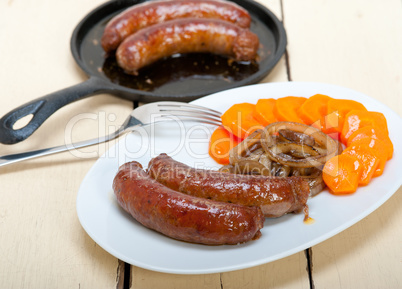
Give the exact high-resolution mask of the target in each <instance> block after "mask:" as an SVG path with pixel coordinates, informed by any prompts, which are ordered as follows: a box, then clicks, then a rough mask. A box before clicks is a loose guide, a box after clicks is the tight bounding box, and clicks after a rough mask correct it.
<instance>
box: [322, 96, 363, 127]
mask: <svg viewBox="0 0 402 289" xmlns="http://www.w3.org/2000/svg"><path fill="white" fill-rule="evenodd" d="M351 110H366V108H365V107H364V105H363V104H361V103H360V102H357V101H354V100H349V99H331V100H329V101H328V105H327V115H326V116H325V118H324V119H325V124H324V129H323V131H324V132H325V133H333V132H338V133H340V132H341V131H342V128H343V123H344V122H345V115H346V114H347V113H348V112H349V111H351Z"/></svg>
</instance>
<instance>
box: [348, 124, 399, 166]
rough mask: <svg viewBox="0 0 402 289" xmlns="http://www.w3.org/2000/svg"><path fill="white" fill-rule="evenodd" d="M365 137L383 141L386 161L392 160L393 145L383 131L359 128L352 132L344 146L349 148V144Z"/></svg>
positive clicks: (369, 126) (372, 128)
mask: <svg viewBox="0 0 402 289" xmlns="http://www.w3.org/2000/svg"><path fill="white" fill-rule="evenodd" d="M366 137H368V138H373V139H379V140H381V141H383V144H384V147H383V149H384V150H386V151H387V152H388V160H389V159H391V158H392V155H393V153H394V145H393V144H392V141H391V139H390V138H389V136H388V135H387V134H386V133H385V132H384V131H383V130H381V129H379V128H377V127H374V126H371V125H368V126H365V127H362V128H359V129H358V130H356V131H355V132H353V133H352V134H351V135H350V137H349V138H348V141H347V143H346V146H348V147H349V146H350V144H351V143H353V142H355V141H357V140H359V139H363V138H366Z"/></svg>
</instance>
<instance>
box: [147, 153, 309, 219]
mask: <svg viewBox="0 0 402 289" xmlns="http://www.w3.org/2000/svg"><path fill="white" fill-rule="evenodd" d="M148 174H149V175H150V176H151V177H152V178H153V179H155V180H157V181H158V182H160V183H161V184H163V185H165V186H167V187H169V188H171V189H173V190H176V191H180V192H182V193H186V194H189V195H192V196H197V197H202V198H208V199H212V200H216V201H220V202H230V203H236V204H241V205H245V206H259V207H260V208H261V209H262V212H263V214H264V215H265V216H266V217H280V216H282V215H284V214H286V213H290V212H299V211H301V210H303V209H304V208H305V207H306V203H307V199H308V196H309V193H310V189H309V186H308V183H307V182H306V181H305V180H303V179H302V178H300V177H288V178H281V177H266V176H255V175H240V174H229V173H222V172H218V171H212V170H202V169H194V168H191V167H189V166H187V165H185V164H183V163H180V162H177V161H175V160H173V159H172V158H171V157H169V156H167V155H166V154H161V155H159V156H157V157H155V158H153V159H152V160H151V161H150V162H149V165H148Z"/></svg>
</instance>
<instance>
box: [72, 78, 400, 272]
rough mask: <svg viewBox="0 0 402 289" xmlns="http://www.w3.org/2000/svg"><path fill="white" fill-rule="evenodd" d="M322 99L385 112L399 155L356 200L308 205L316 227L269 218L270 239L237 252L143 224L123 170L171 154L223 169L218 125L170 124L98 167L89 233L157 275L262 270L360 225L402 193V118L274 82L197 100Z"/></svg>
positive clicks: (87, 208)
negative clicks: (121, 189) (130, 209)
mask: <svg viewBox="0 0 402 289" xmlns="http://www.w3.org/2000/svg"><path fill="white" fill-rule="evenodd" d="M316 93H321V94H326V95H329V96H331V97H333V98H343V99H353V100H357V101H359V102H361V103H363V104H364V105H365V106H366V108H367V109H368V110H372V111H379V112H382V113H384V115H385V116H386V118H387V121H388V128H389V133H390V137H391V139H392V141H393V143H394V149H395V151H394V156H393V158H392V159H391V160H390V161H388V163H387V165H386V167H385V170H384V173H383V175H382V176H380V177H377V178H374V179H373V180H372V181H371V182H370V184H369V185H368V186H366V187H359V188H358V190H357V192H356V193H355V194H353V195H349V196H333V195H331V194H329V193H328V192H327V191H323V192H322V193H320V194H319V195H317V196H316V197H314V198H312V199H310V200H309V201H308V205H309V208H310V216H311V217H312V218H313V219H314V220H315V222H314V223H313V224H310V225H307V224H305V223H303V215H302V214H289V215H286V216H283V217H281V218H277V219H266V221H265V224H264V228H263V229H262V230H261V232H262V237H261V238H260V239H258V240H256V241H251V242H248V243H246V244H241V245H235V246H230V245H229V246H205V245H197V244H190V243H185V242H181V241H176V240H173V239H170V238H168V237H165V236H163V235H161V234H159V233H157V232H154V231H151V230H149V229H147V228H145V227H143V226H142V225H140V224H139V223H137V222H136V221H135V220H134V219H133V218H132V217H131V216H130V215H128V214H127V213H125V212H124V211H123V210H122V209H120V207H119V206H118V204H117V202H116V200H115V196H114V194H113V192H112V188H111V187H112V181H113V178H114V176H115V174H116V172H117V169H118V167H119V166H120V165H121V164H123V163H124V162H127V161H131V160H136V161H139V162H140V163H141V164H143V166H144V167H145V168H146V167H147V165H148V162H149V160H150V159H151V157H153V156H156V155H158V154H159V153H162V152H165V153H167V154H169V155H170V156H172V157H173V158H174V159H176V160H178V161H181V162H184V163H186V164H188V165H191V166H194V167H200V168H218V167H219V165H217V164H216V163H215V162H214V161H213V160H212V159H211V158H210V157H209V156H208V152H207V151H208V138H209V135H210V133H211V132H212V131H213V129H214V127H212V126H201V125H199V124H194V123H193V124H190V125H188V124H187V125H185V126H183V125H181V124H180V123H178V122H170V123H165V124H162V125H157V126H155V127H149V128H147V129H146V130H145V129H142V130H140V132H135V133H131V134H128V135H127V137H125V138H123V139H122V140H121V141H120V142H119V143H118V145H116V146H114V147H112V148H111V149H109V150H108V151H107V152H106V153H105V154H104V155H103V156H102V157H100V158H99V160H98V161H97V162H96V163H95V164H94V166H93V167H92V168H91V170H90V171H89V172H88V174H87V175H86V177H85V179H84V180H83V182H82V184H81V187H80V189H79V191H78V197H77V213H78V218H79V220H80V222H81V224H82V226H83V228H84V229H85V230H86V232H87V233H88V234H89V236H90V237H91V238H92V239H93V240H94V241H95V242H96V243H98V244H99V245H100V246H101V247H102V248H103V249H105V250H106V251H107V252H109V253H110V254H112V255H113V256H115V257H117V258H119V259H121V260H123V261H125V262H127V263H130V264H132V265H135V266H139V267H142V268H146V269H149V270H154V271H159V272H166V273H177V274H204V273H216V272H225V271H232V270H238V269H244V268H248V267H252V266H257V265H260V264H264V263H267V262H271V261H274V260H278V259H280V258H284V257H286V256H289V255H291V254H294V253H297V252H300V251H302V250H304V249H306V248H309V247H311V246H314V245H316V244H318V243H320V242H322V241H324V240H326V239H328V238H330V237H332V236H334V235H336V234H338V233H339V232H341V231H343V230H345V229H346V228H348V227H350V226H352V225H353V224H355V223H356V222H358V221H359V220H361V219H362V218H364V217H366V216H367V215H368V214H370V213H371V212H373V211H374V210H375V209H377V208H378V207H379V206H380V205H382V204H383V203H384V202H385V201H386V200H387V199H389V198H390V197H391V196H392V194H394V192H395V191H396V190H397V189H398V188H399V187H400V185H401V182H402V178H401V176H400V165H401V164H402V161H401V158H402V157H401V148H402V139H401V136H400V128H401V127H402V120H401V118H400V117H399V116H398V115H397V114H396V113H395V112H393V111H392V110H391V109H389V108H388V107H386V106H385V105H383V104H382V103H380V102H378V101H376V100H374V99H372V98H370V97H368V96H366V95H364V94H362V93H359V92H356V91H353V90H350V89H346V88H342V87H338V86H334V85H328V84H322V83H300V82H299V83H298V82H286V83H268V84H257V85H252V86H246V87H241V88H236V89H232V90H227V91H223V92H219V93H216V94H213V95H210V96H207V97H204V98H201V99H198V100H196V101H194V103H195V104H198V105H203V106H206V107H210V108H213V109H216V110H219V111H222V112H223V111H225V110H226V109H228V108H229V107H230V106H231V105H232V104H235V103H240V102H250V103H256V102H257V100H258V99H260V98H280V97H284V96H289V95H292V96H305V97H309V96H312V95H314V94H316Z"/></svg>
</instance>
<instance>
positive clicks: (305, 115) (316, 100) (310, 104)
mask: <svg viewBox="0 0 402 289" xmlns="http://www.w3.org/2000/svg"><path fill="white" fill-rule="evenodd" d="M331 99H332V98H331V97H329V96H327V95H324V94H315V95H313V96H311V97H309V98H308V99H307V100H306V101H305V102H304V103H303V104H302V106H301V107H300V108H299V109H298V110H297V115H298V116H299V117H300V118H301V119H302V121H303V122H304V123H305V124H308V125H312V124H314V126H315V127H318V128H320V129H321V126H322V118H323V117H324V116H325V115H326V114H327V110H328V109H327V106H328V101H330V100H331Z"/></svg>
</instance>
